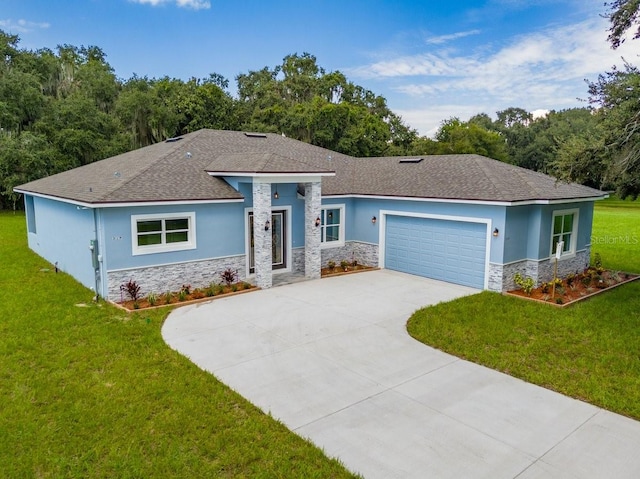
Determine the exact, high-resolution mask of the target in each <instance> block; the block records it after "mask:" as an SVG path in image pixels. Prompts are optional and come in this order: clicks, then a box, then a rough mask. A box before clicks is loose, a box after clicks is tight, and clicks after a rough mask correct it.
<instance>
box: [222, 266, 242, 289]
mask: <svg viewBox="0 0 640 479" xmlns="http://www.w3.org/2000/svg"><path fill="white" fill-rule="evenodd" d="M237 276H238V273H237V272H236V271H234V270H232V269H231V268H227V269H225V270H224V271H223V272H222V273H220V278H221V279H222V281H223V282H224V283H225V284H226V285H227V286H231V285H232V284H233V283H235V282H236V278H237Z"/></svg>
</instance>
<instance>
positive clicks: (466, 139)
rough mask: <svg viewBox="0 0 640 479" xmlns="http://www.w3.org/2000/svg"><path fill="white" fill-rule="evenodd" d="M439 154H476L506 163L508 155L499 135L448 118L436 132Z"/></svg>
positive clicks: (475, 124) (472, 124) (474, 124)
mask: <svg viewBox="0 0 640 479" xmlns="http://www.w3.org/2000/svg"><path fill="white" fill-rule="evenodd" d="M435 138H436V140H437V141H438V143H439V144H440V150H441V153H444V154H452V153H476V154H478V155H483V156H487V157H489V158H493V159H496V160H500V161H505V162H507V161H508V160H509V155H508V153H507V149H506V146H505V140H504V138H503V137H502V135H500V133H498V132H495V131H489V130H486V129H485V128H482V127H481V126H479V125H478V124H477V123H469V122H462V121H460V120H459V119H458V118H450V119H449V120H446V121H444V122H442V125H441V126H440V128H439V129H438V131H437V132H436V136H435Z"/></svg>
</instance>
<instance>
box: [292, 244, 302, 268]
mask: <svg viewBox="0 0 640 479" xmlns="http://www.w3.org/2000/svg"><path fill="white" fill-rule="evenodd" d="M304 265H305V260H304V247H302V248H293V249H292V250H291V272H292V273H298V274H304Z"/></svg>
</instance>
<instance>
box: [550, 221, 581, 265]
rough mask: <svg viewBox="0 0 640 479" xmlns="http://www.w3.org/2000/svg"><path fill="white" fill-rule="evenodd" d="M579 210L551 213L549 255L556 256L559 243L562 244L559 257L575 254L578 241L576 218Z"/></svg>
mask: <svg viewBox="0 0 640 479" xmlns="http://www.w3.org/2000/svg"><path fill="white" fill-rule="evenodd" d="M579 214H580V210H578V209H573V210H559V211H554V212H553V220H552V223H551V255H555V254H556V249H557V247H558V243H559V242H561V241H562V242H563V245H562V252H561V253H560V254H561V256H565V255H573V254H575V252H576V243H577V239H578V216H579Z"/></svg>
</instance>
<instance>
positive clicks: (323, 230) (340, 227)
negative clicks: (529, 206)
mask: <svg viewBox="0 0 640 479" xmlns="http://www.w3.org/2000/svg"><path fill="white" fill-rule="evenodd" d="M327 210H340V223H338V224H337V225H327V224H326V214H327ZM320 217H321V220H322V221H321V225H320V248H321V249H325V248H339V247H341V246H344V243H345V239H344V237H345V229H346V218H345V205H344V204H333V205H332V204H328V205H322V206H321V207H320ZM327 226H338V240H337V241H330V242H328V243H327V242H325V241H323V238H324V237H325V236H326V228H327Z"/></svg>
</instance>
